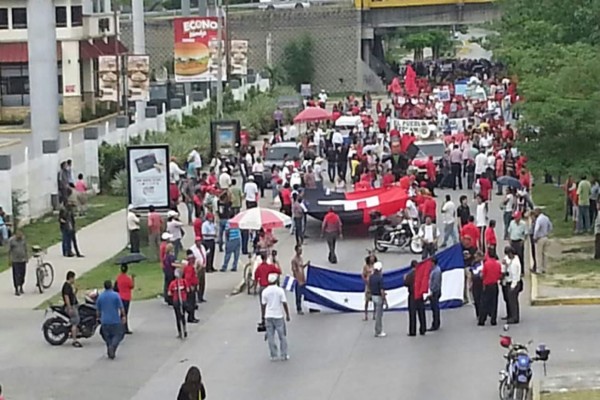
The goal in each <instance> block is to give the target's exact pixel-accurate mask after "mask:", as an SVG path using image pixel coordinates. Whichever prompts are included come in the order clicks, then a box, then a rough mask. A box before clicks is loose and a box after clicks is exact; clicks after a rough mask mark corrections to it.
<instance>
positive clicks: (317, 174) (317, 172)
mask: <svg viewBox="0 0 600 400" xmlns="http://www.w3.org/2000/svg"><path fill="white" fill-rule="evenodd" d="M314 171H315V182H321V180H322V176H321V173H322V172H323V167H321V164H320V163H319V164H315V168H314Z"/></svg>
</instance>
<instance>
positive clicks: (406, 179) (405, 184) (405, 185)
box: [400, 175, 414, 192]
mask: <svg viewBox="0 0 600 400" xmlns="http://www.w3.org/2000/svg"><path fill="white" fill-rule="evenodd" d="M413 179H414V178H413V176H412V175H404V176H403V177H402V178H400V187H401V188H402V189H404V190H406V191H407V192H408V189H410V185H411V184H412V181H413Z"/></svg>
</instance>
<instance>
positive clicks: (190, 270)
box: [183, 249, 200, 324]
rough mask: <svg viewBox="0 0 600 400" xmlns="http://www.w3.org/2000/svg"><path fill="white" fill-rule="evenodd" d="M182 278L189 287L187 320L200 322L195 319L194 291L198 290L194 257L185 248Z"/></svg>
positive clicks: (193, 322) (190, 251)
mask: <svg viewBox="0 0 600 400" xmlns="http://www.w3.org/2000/svg"><path fill="white" fill-rule="evenodd" d="M183 279H184V280H185V284H186V285H187V287H188V289H189V296H188V301H187V310H188V318H187V322H188V323H191V324H196V323H198V322H200V321H199V320H197V319H196V316H195V313H196V292H197V290H198V283H199V281H198V274H197V272H196V258H195V257H194V253H193V252H192V250H190V249H188V250H187V262H186V264H185V267H183Z"/></svg>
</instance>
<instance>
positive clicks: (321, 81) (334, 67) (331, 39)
mask: <svg viewBox="0 0 600 400" xmlns="http://www.w3.org/2000/svg"><path fill="white" fill-rule="evenodd" d="M360 18H361V17H360V12H359V11H357V10H355V9H353V8H351V7H342V8H339V7H325V6H319V7H310V8H306V9H289V10H281V9H277V10H268V11H267V10H255V11H251V12H245V11H244V12H241V11H240V12H232V13H230V14H229V20H228V21H229V32H230V34H231V37H232V39H243V40H248V41H249V54H248V67H249V68H252V69H254V70H255V71H261V70H262V69H264V68H265V67H266V65H267V37H268V35H269V33H270V34H271V43H272V44H271V46H272V47H271V48H272V62H273V63H274V64H277V63H278V62H279V61H280V60H281V57H282V55H283V49H284V47H285V46H286V45H287V44H288V43H289V42H290V41H291V40H293V39H295V38H297V37H299V36H301V35H302V34H304V33H307V34H310V35H311V36H312V37H313V39H314V45H315V52H314V57H315V65H316V73H315V78H314V81H313V82H312V84H313V91H315V92H316V91H318V90H321V89H325V90H327V91H329V92H340V91H352V90H360V89H361V86H362V76H361V65H360V37H361V30H360ZM121 33H122V40H123V41H124V42H125V44H126V45H127V46H128V47H129V48H132V46H133V29H132V26H131V23H130V22H128V21H121ZM146 50H147V53H148V54H149V55H150V62H151V65H152V68H158V67H161V66H162V65H164V64H165V63H172V59H173V24H172V20H170V19H154V20H152V19H147V20H146ZM298 89H299V88H298Z"/></svg>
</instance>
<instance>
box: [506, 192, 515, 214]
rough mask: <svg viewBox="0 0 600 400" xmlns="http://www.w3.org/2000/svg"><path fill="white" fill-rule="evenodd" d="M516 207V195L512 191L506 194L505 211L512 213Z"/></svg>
mask: <svg viewBox="0 0 600 400" xmlns="http://www.w3.org/2000/svg"><path fill="white" fill-rule="evenodd" d="M514 209H515V196H514V195H513V194H512V193H508V194H507V195H506V199H505V203H504V212H509V213H512V212H513V210H514Z"/></svg>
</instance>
